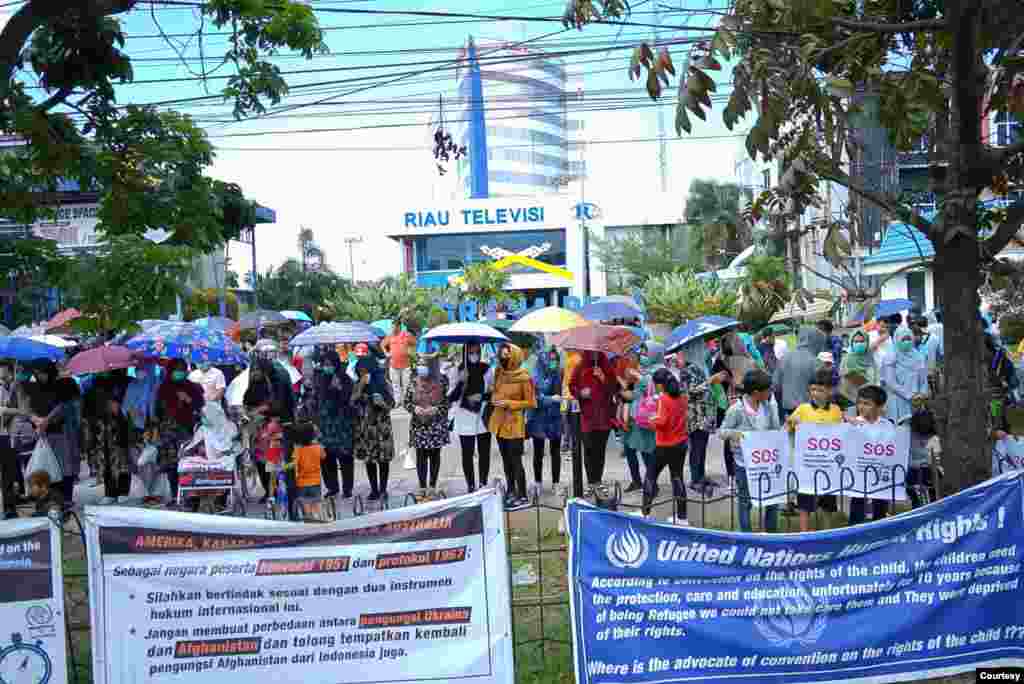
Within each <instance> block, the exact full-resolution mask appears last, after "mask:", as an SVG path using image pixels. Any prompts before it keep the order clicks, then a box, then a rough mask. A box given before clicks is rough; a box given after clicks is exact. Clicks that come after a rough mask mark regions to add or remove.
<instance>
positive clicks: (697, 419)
mask: <svg viewBox="0 0 1024 684" xmlns="http://www.w3.org/2000/svg"><path fill="white" fill-rule="evenodd" d="M705 350H706V346H705V345H704V343H703V342H701V341H700V340H694V341H692V342H689V343H687V344H685V345H683V346H682V347H681V348H680V349H678V350H677V351H676V352H675V353H674V354H673V355H672V356H671V357H670V361H669V366H668V367H669V370H671V371H672V372H673V374H674V375H675V376H676V379H677V380H678V381H679V385H680V388H681V389H682V390H683V392H685V393H686V395H687V402H686V413H687V416H686V430H687V434H688V439H687V441H688V442H689V457H690V486H691V487H693V488H695V489H697V490H699V491H701V492H707V491H708V490H709V489H710V487H711V486H712V485H711V482H710V481H709V480H708V478H707V473H706V471H705V461H706V460H707V450H708V440H710V439H711V433H712V432H713V431H714V430H715V428H716V427H717V425H718V402H717V400H718V398H719V396H718V395H717V394H716V393H715V391H714V389H717V390H718V392H719V393H722V396H724V392H723V390H722V388H721V386H720V385H719V384H710V383H711V381H712V379H711V369H710V367H709V366H708V362H707V353H706V351H705ZM725 377H726V376H725V375H719V376H718V377H717V378H714V382H715V383H720V382H721V381H722V379H723V378H725ZM723 417H724V416H723Z"/></svg>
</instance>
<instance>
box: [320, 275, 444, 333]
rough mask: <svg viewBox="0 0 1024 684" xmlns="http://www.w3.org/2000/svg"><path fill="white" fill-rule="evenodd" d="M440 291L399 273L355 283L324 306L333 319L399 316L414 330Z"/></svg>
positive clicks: (361, 319)
mask: <svg viewBox="0 0 1024 684" xmlns="http://www.w3.org/2000/svg"><path fill="white" fill-rule="evenodd" d="M440 294H442V293H441V291H440V290H434V289H430V288H426V287H420V286H419V285H417V284H416V281H415V280H414V279H413V278H412V277H411V276H409V275H407V274H402V275H400V276H398V277H387V278H382V279H381V280H378V281H375V282H370V283H356V284H355V285H354V286H353V287H352V288H351V289H349V290H346V291H344V292H340V293H338V294H337V295H335V296H334V297H333V298H332V299H331V300H330V301H329V302H327V304H326V306H327V308H329V309H330V312H331V313H330V315H331V317H332V318H333V319H334V320H339V321H364V322H366V323H372V322H373V321H378V320H382V319H390V320H396V319H399V320H401V321H402V322H403V323H405V324H406V325H407V326H408V327H409V329H410V330H411V331H413V332H414V333H415V332H418V331H419V330H420V329H421V328H422V327H423V326H424V325H426V324H427V321H428V320H429V317H430V312H431V310H432V309H433V308H434V301H435V299H437V298H438V297H439V295H440Z"/></svg>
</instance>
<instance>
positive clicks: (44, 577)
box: [0, 518, 68, 684]
mask: <svg viewBox="0 0 1024 684" xmlns="http://www.w3.org/2000/svg"><path fill="white" fill-rule="evenodd" d="M60 541H61V540H60V528H59V527H57V525H55V524H54V523H52V522H51V521H50V520H49V518H30V519H22V520H8V521H4V522H2V523H0V681H3V682H10V683H11V684H16V683H17V682H32V684H66V682H67V681H68V667H67V657H66V654H67V640H66V638H65V636H66V634H67V632H66V630H65V627H64V577H63V572H62V568H63V561H62V560H61V544H60Z"/></svg>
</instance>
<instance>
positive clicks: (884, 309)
mask: <svg viewBox="0 0 1024 684" xmlns="http://www.w3.org/2000/svg"><path fill="white" fill-rule="evenodd" d="M866 308H867V307H864V308H863V309H861V310H860V312H859V313H858V314H857V315H856V316H855V317H854V318H853V320H854V321H863V320H864V311H865V309H866ZM913 308H914V302H912V301H910V300H909V299H883V300H882V301H880V302H878V305H877V306H876V307H875V311H874V314H873V315H872V318H875V319H879V318H885V317H886V316H892V315H893V314H898V313H900V312H901V311H909V310H910V309H913Z"/></svg>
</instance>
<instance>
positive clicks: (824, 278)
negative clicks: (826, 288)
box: [797, 254, 850, 290]
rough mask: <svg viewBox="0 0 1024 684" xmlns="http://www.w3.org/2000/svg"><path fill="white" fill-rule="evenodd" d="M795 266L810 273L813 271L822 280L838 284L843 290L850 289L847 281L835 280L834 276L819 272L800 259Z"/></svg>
mask: <svg viewBox="0 0 1024 684" xmlns="http://www.w3.org/2000/svg"><path fill="white" fill-rule="evenodd" d="M817 256H821V255H820V254H819V255H817ZM797 266H799V267H800V268H803V269H806V270H808V271H810V272H811V273H813V274H814V275H816V276H818V277H819V278H821V279H822V280H827V281H828V282H830V283H832V284H833V285H838V286H839V287H840V288H841V289H843V290H849V289H850V287H849V284H848V283H844V282H843V281H841V280H837V279H836V278H833V277H832V276H827V275H825V274H824V273H820V272H818V271H816V270H815V269H813V268H811V267H810V266H808V265H807V264H805V263H804V262H803V261H801V262H800V263H799V264H797Z"/></svg>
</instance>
